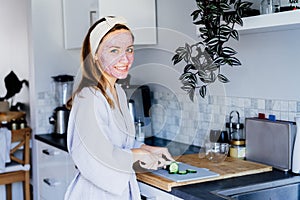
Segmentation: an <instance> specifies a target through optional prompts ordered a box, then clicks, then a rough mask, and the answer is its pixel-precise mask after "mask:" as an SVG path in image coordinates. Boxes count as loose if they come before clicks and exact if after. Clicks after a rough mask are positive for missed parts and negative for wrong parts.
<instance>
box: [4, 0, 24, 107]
mask: <svg viewBox="0 0 300 200" xmlns="http://www.w3.org/2000/svg"><path fill="white" fill-rule="evenodd" d="M28 2H29V0H22V1H19V0H9V1H7V0H0V4H1V6H0V27H1V29H0V44H1V45H0V61H1V62H0V96H1V97H4V96H5V94H6V88H5V85H4V78H5V77H6V76H7V75H8V74H9V73H10V71H14V72H15V74H16V75H17V76H18V78H19V79H20V80H23V79H26V80H28V79H29V56H28V55H29V54H28V29H27V25H28V9H27V6H28ZM28 94H29V89H28V88H26V87H25V86H23V88H22V90H21V91H20V93H18V94H16V95H15V96H14V98H11V99H10V100H9V101H10V102H11V101H12V100H13V102H12V103H13V105H14V104H15V103H16V102H22V103H25V104H28V102H29V98H28Z"/></svg>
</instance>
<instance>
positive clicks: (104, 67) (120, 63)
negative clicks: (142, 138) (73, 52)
mask: <svg viewBox="0 0 300 200" xmlns="http://www.w3.org/2000/svg"><path fill="white" fill-rule="evenodd" d="M133 40H134V38H133V35H132V33H131V31H130V30H129V28H128V27H127V26H126V22H125V20H124V19H123V18H122V17H113V16H109V17H104V18H102V19H100V20H99V21H97V22H96V23H95V24H94V25H92V26H91V27H90V29H89V31H88V33H87V35H86V37H85V39H84V42H83V47H82V51H81V58H82V78H81V81H80V83H79V85H78V88H77V89H76V90H75V91H74V94H73V97H72V100H71V101H70V102H69V106H70V107H71V112H70V118H69V125H68V138H67V140H68V150H69V153H70V155H71V157H72V159H73V161H74V163H75V165H76V167H77V169H78V174H77V175H76V177H75V178H74V180H73V181H72V183H71V184H70V186H69V188H68V190H67V192H66V195H65V199H101V200H104V199H108V200H113V199H122V200H131V199H132V200H135V199H140V193H139V188H138V184H137V180H136V176H135V171H134V170H133V164H134V163H139V164H140V166H141V167H143V168H146V169H154V170H155V169H157V168H158V167H163V166H165V165H166V164H168V163H169V162H170V161H172V160H173V158H172V157H171V155H170V153H169V151H168V149H167V148H163V147H153V146H148V145H145V144H143V143H140V142H137V141H136V140H135V127H134V122H133V121H132V118H131V117H130V113H129V110H128V106H127V98H126V95H125V92H124V91H123V90H122V88H121V87H120V86H119V85H118V84H116V81H117V80H118V79H124V78H126V76H127V74H128V71H129V69H130V67H131V65H132V62H133V59H134V48H133Z"/></svg>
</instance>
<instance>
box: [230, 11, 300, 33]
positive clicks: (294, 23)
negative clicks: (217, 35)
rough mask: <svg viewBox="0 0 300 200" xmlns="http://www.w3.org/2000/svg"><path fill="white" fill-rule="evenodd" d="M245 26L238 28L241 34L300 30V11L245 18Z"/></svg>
mask: <svg viewBox="0 0 300 200" xmlns="http://www.w3.org/2000/svg"><path fill="white" fill-rule="evenodd" d="M243 22H244V25H243V26H242V27H241V26H238V25H237V26H236V29H237V30H238V31H239V33H240V34H252V33H260V32H270V31H280V30H290V29H298V28H300V10H292V11H285V12H280V13H273V14H265V15H258V16H253V17H245V18H243Z"/></svg>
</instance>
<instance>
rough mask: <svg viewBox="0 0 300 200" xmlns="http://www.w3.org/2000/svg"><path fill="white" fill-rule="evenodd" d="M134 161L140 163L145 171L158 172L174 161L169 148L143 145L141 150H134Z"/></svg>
mask: <svg viewBox="0 0 300 200" xmlns="http://www.w3.org/2000/svg"><path fill="white" fill-rule="evenodd" d="M131 151H132V152H133V157H134V161H135V162H136V161H138V162H139V164H140V166H141V167H143V168H145V169H152V170H156V169H158V168H159V167H164V166H166V165H168V164H170V163H171V162H172V161H174V159H173V158H172V156H171V154H170V153H169V151H168V149H167V148H164V147H154V146H149V145H142V146H141V148H138V149H132V150H131Z"/></svg>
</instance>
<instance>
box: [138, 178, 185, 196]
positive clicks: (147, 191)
mask: <svg viewBox="0 0 300 200" xmlns="http://www.w3.org/2000/svg"><path fill="white" fill-rule="evenodd" d="M138 184H139V187H140V192H141V197H142V200H144V199H145V200H183V199H181V198H179V197H176V196H174V195H172V194H170V193H167V192H164V191H162V190H160V189H157V188H155V187H153V186H150V185H147V184H145V183H142V182H138Z"/></svg>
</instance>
